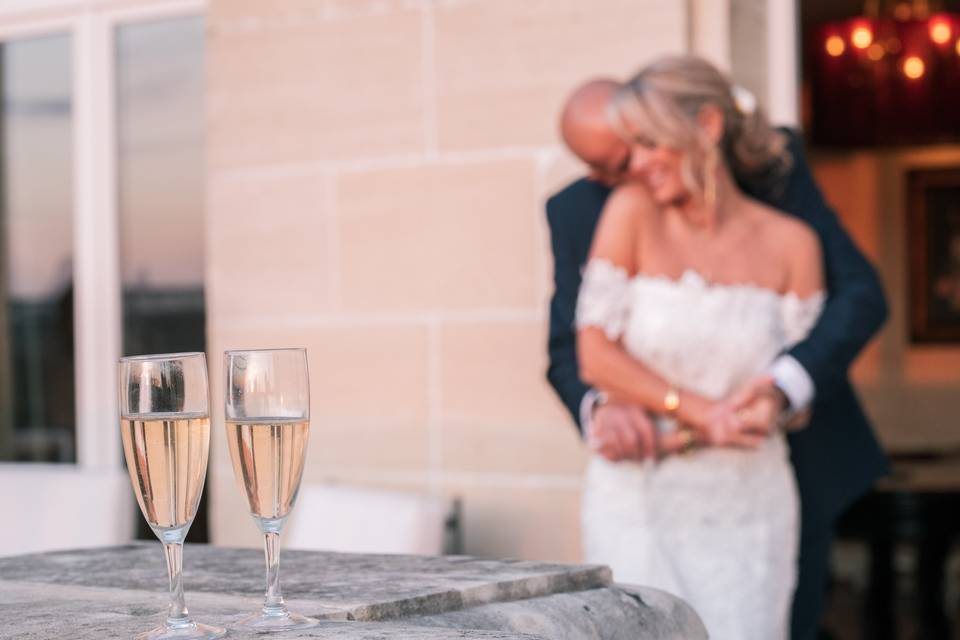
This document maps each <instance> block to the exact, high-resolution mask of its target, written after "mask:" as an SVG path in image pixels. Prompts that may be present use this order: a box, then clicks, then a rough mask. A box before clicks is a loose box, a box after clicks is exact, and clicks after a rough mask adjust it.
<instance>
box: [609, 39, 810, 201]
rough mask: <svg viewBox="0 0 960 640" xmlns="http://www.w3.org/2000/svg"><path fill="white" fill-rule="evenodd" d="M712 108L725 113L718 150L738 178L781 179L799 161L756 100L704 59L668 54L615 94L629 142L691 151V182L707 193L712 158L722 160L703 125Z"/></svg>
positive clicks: (615, 113)
mask: <svg viewBox="0 0 960 640" xmlns="http://www.w3.org/2000/svg"><path fill="white" fill-rule="evenodd" d="M735 91H738V92H739V93H740V95H739V96H735ZM738 97H739V100H738ZM707 105H713V106H715V107H717V108H718V109H719V110H720V112H721V113H722V115H723V127H724V131H723V135H722V137H721V139H720V144H719V152H720V154H721V156H722V158H723V160H724V161H725V162H726V163H727V166H728V167H729V168H730V170H731V172H732V173H733V175H734V177H735V178H736V179H737V180H739V181H740V182H747V183H752V184H756V183H757V182H764V183H767V182H774V181H779V179H780V178H782V177H783V176H784V175H785V174H786V173H787V172H788V171H789V169H790V167H791V165H792V162H793V160H792V158H791V156H790V152H789V151H788V150H787V149H786V144H787V139H786V136H785V135H784V134H783V133H781V132H780V131H777V130H776V129H774V128H773V127H772V126H771V125H770V122H769V121H768V120H767V117H766V115H765V114H764V113H763V110H762V109H760V108H759V106H757V105H756V102H755V100H753V96H752V95H750V94H749V93H746V92H745V91H743V90H742V89H737V90H735V89H734V87H733V85H732V84H731V82H730V80H728V79H727V77H726V76H725V75H724V74H723V73H721V72H720V71H719V70H718V69H717V68H716V67H714V66H713V65H712V64H710V63H709V62H707V61H706V60H704V59H703V58H699V57H697V56H692V55H681V56H666V57H663V58H660V59H658V60H656V61H654V62H652V63H650V64H649V65H647V66H646V67H644V68H643V69H641V70H640V71H639V72H638V73H637V74H636V75H635V76H633V77H632V78H631V79H630V80H629V81H628V82H626V83H625V84H624V85H623V86H622V87H621V88H620V89H619V90H618V91H617V93H616V94H615V95H614V99H613V101H612V103H611V108H610V114H609V115H610V121H611V124H612V125H613V126H614V127H615V128H616V129H617V130H618V132H619V133H620V135H621V137H623V138H624V139H625V140H627V141H628V142H634V141H635V140H636V137H635V135H633V134H631V133H630V132H631V131H632V132H640V134H641V135H642V136H643V137H645V138H648V139H649V140H650V141H652V142H655V143H657V144H663V145H666V146H668V147H672V148H675V149H680V150H682V151H685V152H687V153H686V154H685V157H684V162H683V179H684V182H685V183H686V184H687V187H688V188H689V189H691V191H694V192H698V193H703V192H704V189H705V187H706V184H705V183H706V181H707V180H708V178H707V176H706V174H707V167H708V166H709V162H710V155H711V154H713V155H714V156H716V151H715V150H712V149H711V147H712V145H711V144H710V142H709V141H708V140H706V139H705V135H704V133H703V131H702V130H701V128H700V125H699V123H698V120H697V117H698V115H699V113H700V111H701V109H703V107H705V106H707Z"/></svg>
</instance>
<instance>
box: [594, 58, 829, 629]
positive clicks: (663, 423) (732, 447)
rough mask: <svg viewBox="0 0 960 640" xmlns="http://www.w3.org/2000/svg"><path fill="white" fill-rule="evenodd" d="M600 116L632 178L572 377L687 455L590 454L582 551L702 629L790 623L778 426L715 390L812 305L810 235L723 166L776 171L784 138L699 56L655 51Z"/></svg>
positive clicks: (796, 337)
mask: <svg viewBox="0 0 960 640" xmlns="http://www.w3.org/2000/svg"><path fill="white" fill-rule="evenodd" d="M610 117H611V122H612V124H614V126H615V127H616V128H617V130H618V131H619V132H620V133H621V136H622V137H623V138H624V139H625V140H627V141H628V143H629V145H630V152H631V158H630V165H629V166H630V169H629V173H630V180H628V181H627V182H626V183H625V184H624V185H622V186H621V187H619V188H618V189H617V190H616V191H615V192H614V193H613V194H612V195H611V197H610V199H609V200H608V202H607V205H606V208H605V209H604V212H603V216H602V218H601V220H600V223H599V226H598V228H597V232H596V235H595V237H594V243H593V248H592V250H591V255H590V259H589V262H588V264H587V267H586V269H585V271H584V275H583V283H582V285H581V289H580V295H579V299H578V304H577V328H578V339H577V344H578V349H579V358H580V366H581V372H582V374H583V377H584V378H585V379H586V380H587V381H588V382H589V383H591V384H592V385H594V387H596V388H597V389H600V390H601V391H602V392H603V393H604V394H605V395H606V396H607V397H608V398H609V399H610V400H611V401H617V402H624V403H631V404H640V405H642V406H644V407H646V408H648V409H649V410H651V411H652V412H655V413H657V414H660V415H661V416H663V417H662V418H661V419H660V420H659V427H660V428H661V429H662V431H663V432H664V434H670V435H665V438H666V439H668V440H669V439H672V441H679V442H680V443H681V445H682V448H683V452H682V454H681V455H672V456H669V457H667V458H664V459H661V460H659V461H656V462H644V463H635V462H609V461H607V460H606V459H604V458H602V457H600V456H594V458H593V459H592V460H591V462H590V465H589V468H588V471H587V477H586V481H585V490H584V499H583V531H584V549H585V556H586V559H587V561H589V562H596V563H603V564H608V565H610V566H611V567H612V568H613V570H614V575H615V577H616V578H617V580H618V581H621V582H634V583H639V584H643V585H649V586H653V587H657V588H661V589H664V590H666V591H669V592H671V593H674V594H677V595H679V596H681V597H682V598H684V599H685V600H687V601H688V602H689V603H690V604H691V605H692V606H693V607H694V608H695V609H696V610H697V612H698V613H699V614H700V616H701V618H702V619H703V621H704V624H705V626H706V627H707V629H708V631H709V633H710V637H711V638H713V639H714V640H750V639H756V640H776V639H778V638H780V639H785V638H786V637H787V634H788V628H789V617H790V604H791V599H792V595H793V589H794V584H795V581H796V559H797V545H798V536H799V504H798V495H797V489H796V486H795V480H794V474H793V471H792V469H791V468H790V461H789V452H788V450H787V445H786V441H785V437H784V435H783V433H782V431H781V430H780V429H777V428H771V429H769V430H768V431H762V432H758V431H756V430H751V429H750V428H748V427H747V424H748V423H749V422H750V421H748V420H747V419H746V418H745V417H744V416H742V415H738V414H736V413H734V412H732V411H731V410H729V409H728V405H727V404H726V403H725V402H724V401H723V399H724V398H726V397H728V396H729V395H730V394H731V393H733V392H734V391H736V390H737V389H738V388H739V387H740V386H742V385H743V384H745V383H746V382H747V381H748V380H749V379H751V378H753V377H754V376H756V375H757V374H758V373H760V372H762V371H764V370H765V369H766V367H767V366H768V365H769V364H770V363H771V362H772V361H773V360H774V358H776V356H778V355H779V354H780V353H781V352H783V351H784V350H785V349H786V348H787V347H789V346H790V345H792V344H794V343H796V342H799V341H800V340H802V339H803V338H804V337H805V336H806V334H807V333H808V332H809V330H810V328H811V327H812V326H813V324H814V323H815V321H816V319H817V317H818V315H819V313H820V310H821V308H822V305H823V301H824V294H823V287H824V285H823V274H822V267H821V254H820V245H819V241H818V239H817V236H816V235H815V233H814V232H813V231H812V230H811V229H810V228H808V227H807V226H806V225H805V224H804V223H803V222H801V221H799V220H798V219H797V218H794V217H792V216H789V215H787V214H785V213H782V212H780V211H777V210H775V209H772V208H770V207H768V206H766V205H763V204H761V203H760V202H758V201H756V200H752V199H750V198H749V197H747V196H746V195H745V194H744V193H743V192H741V191H740V190H739V189H738V187H737V185H736V181H735V179H734V177H735V176H736V177H741V178H743V177H751V178H753V179H760V178H763V179H769V180H776V179H777V178H778V177H781V176H782V175H784V174H785V172H786V171H787V169H788V168H789V163H790V158H789V157H788V155H787V154H786V152H785V151H784V150H783V149H784V140H783V139H782V135H781V134H780V133H778V132H777V131H775V130H774V129H772V128H771V127H770V126H769V124H768V123H767V122H766V121H765V119H764V118H763V116H762V115H761V113H760V112H759V111H757V110H755V109H753V110H749V109H738V108H737V105H736V101H735V99H734V96H733V94H732V88H731V85H730V83H729V82H728V81H727V79H726V78H725V77H724V76H723V75H722V74H721V73H720V72H719V71H717V70H716V69H715V68H714V67H712V66H711V65H710V64H709V63H707V62H705V61H703V60H701V59H699V58H695V57H690V56H680V57H668V58H663V59H660V60H658V61H656V62H654V63H652V64H651V65H649V66H647V67H646V68H644V69H643V70H641V71H640V72H639V73H638V74H637V75H636V76H635V77H634V78H632V79H631V80H630V81H629V82H628V83H626V84H625V85H624V86H623V87H621V88H620V90H619V91H618V93H617V94H616V95H615V97H614V100H613V102H612V104H611V109H610Z"/></svg>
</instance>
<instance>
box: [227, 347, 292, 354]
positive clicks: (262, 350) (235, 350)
mask: <svg viewBox="0 0 960 640" xmlns="http://www.w3.org/2000/svg"><path fill="white" fill-rule="evenodd" d="M268 351H303V352H304V353H306V352H307V348H306V347H277V348H266V349H224V351H223V355H225V356H233V355H237V354H240V353H266V352H268Z"/></svg>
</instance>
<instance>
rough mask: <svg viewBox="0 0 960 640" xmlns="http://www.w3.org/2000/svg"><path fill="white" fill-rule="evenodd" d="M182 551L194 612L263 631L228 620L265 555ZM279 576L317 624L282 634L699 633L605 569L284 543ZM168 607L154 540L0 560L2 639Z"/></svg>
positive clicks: (148, 614) (102, 626)
mask: <svg viewBox="0 0 960 640" xmlns="http://www.w3.org/2000/svg"><path fill="white" fill-rule="evenodd" d="M183 555H184V573H183V575H184V586H185V590H186V601H187V606H188V607H189V609H190V612H191V615H192V616H193V617H194V619H195V620H198V621H201V622H207V623H211V624H220V625H223V626H226V627H227V628H228V629H229V634H228V636H227V637H230V638H247V637H250V638H252V637H255V636H256V637H259V638H263V636H262V635H259V636H257V635H256V634H250V633H245V632H243V631H240V630H238V629H236V628H235V626H232V625H235V623H236V622H237V621H238V620H239V619H240V618H242V617H244V616H245V615H246V614H248V613H250V612H252V611H254V610H256V609H258V608H259V606H260V604H261V600H262V597H263V588H264V587H263V582H264V566H263V554H262V553H261V552H258V551H257V550H253V549H226V548H220V547H212V546H207V545H196V544H193V545H187V546H186V547H185V548H184V554H183ZM281 584H282V588H283V593H284V597H285V598H286V600H287V602H288V604H289V605H290V608H291V609H292V610H295V611H298V612H299V613H303V614H305V615H309V616H313V617H317V618H321V619H322V621H323V622H322V624H321V625H320V626H319V627H317V628H315V629H311V630H307V631H302V632H295V633H291V632H284V633H282V634H277V636H276V637H278V638H281V639H283V638H288V639H293V638H308V637H309V638H327V637H330V638H333V637H336V638H344V639H352V638H370V639H379V638H396V639H398V640H403V639H407V638H423V639H425V640H432V639H434V638H504V639H514V638H515V639H527V640H530V639H535V638H541V639H546V638H549V639H550V640H561V639H563V638H571V639H577V638H583V639H584V640H588V639H589V640H592V639H594V638H596V639H597V640H620V639H621V638H622V639H624V640H626V639H627V638H651V639H658V640H659V639H661V638H663V639H667V638H669V639H670V640H673V639H674V638H694V639H695V638H700V637H706V634H705V633H702V625H700V623H699V619H697V617H696V614H695V613H693V611H692V609H690V607H689V606H687V605H686V604H685V603H683V602H682V601H681V600H679V599H677V598H674V597H673V596H669V595H667V594H663V593H662V592H657V591H655V590H644V589H638V588H632V587H622V586H618V585H613V584H611V575H610V571H609V569H608V568H606V567H602V566H591V565H561V564H548V563H540V562H527V561H512V560H496V561H494V560H483V559H478V558H471V557H465V556H437V557H432V556H402V555H367V554H345V553H332V552H319V551H296V550H284V551H283V552H282V554H281ZM166 604H167V578H166V567H165V564H164V558H163V553H162V549H161V546H160V544H159V543H134V544H130V545H125V546H120V547H109V548H98V549H83V550H75V551H63V552H53V553H44V554H33V555H23V556H12V557H0V616H2V619H3V620H4V621H6V622H5V624H4V625H2V626H0V638H7V637H9V638H25V639H33V638H37V639H39V638H75V639H77V640H86V639H88V638H89V639H93V638H132V637H133V636H134V635H136V634H137V633H139V632H141V631H145V630H147V629H149V628H150V627H151V626H156V625H158V624H160V623H161V622H162V621H163V618H164V615H165V611H166ZM558 634H559V635H558ZM701 634H702V635H701Z"/></svg>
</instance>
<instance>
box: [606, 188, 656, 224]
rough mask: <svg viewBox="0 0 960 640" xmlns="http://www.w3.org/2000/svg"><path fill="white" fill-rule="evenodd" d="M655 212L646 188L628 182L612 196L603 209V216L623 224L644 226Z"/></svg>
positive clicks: (654, 206)
mask: <svg viewBox="0 0 960 640" xmlns="http://www.w3.org/2000/svg"><path fill="white" fill-rule="evenodd" d="M655 211H656V205H655V203H654V201H653V199H652V198H651V197H650V192H649V191H647V189H646V187H644V186H643V185H642V184H639V183H636V182H626V183H624V184H622V185H620V186H618V187H617V188H616V189H614V190H613V193H611V194H610V198H609V199H608V200H607V204H606V206H605V207H604V208H603V216H604V217H605V218H610V219H615V220H617V221H618V222H620V223H621V224H630V225H631V226H638V225H641V226H642V223H643V222H644V221H645V220H647V219H649V218H650V216H651V215H653V214H654V213H655Z"/></svg>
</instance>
